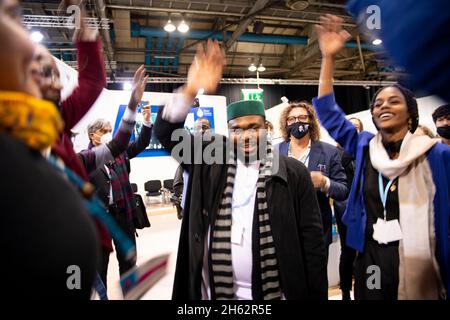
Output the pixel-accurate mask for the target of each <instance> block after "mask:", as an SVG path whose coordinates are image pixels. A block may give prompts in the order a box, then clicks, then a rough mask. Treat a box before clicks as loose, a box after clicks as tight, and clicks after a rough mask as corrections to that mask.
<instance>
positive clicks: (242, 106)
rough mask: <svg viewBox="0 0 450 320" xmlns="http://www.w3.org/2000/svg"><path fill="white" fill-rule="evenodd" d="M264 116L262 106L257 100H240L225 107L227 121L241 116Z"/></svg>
mask: <svg viewBox="0 0 450 320" xmlns="http://www.w3.org/2000/svg"><path fill="white" fill-rule="evenodd" d="M253 115H255V116H263V117H265V116H266V113H265V111H264V104H263V103H262V102H261V101H257V100H241V101H237V102H233V103H231V104H229V105H228V107H227V121H230V120H232V119H234V118H239V117H243V116H253Z"/></svg>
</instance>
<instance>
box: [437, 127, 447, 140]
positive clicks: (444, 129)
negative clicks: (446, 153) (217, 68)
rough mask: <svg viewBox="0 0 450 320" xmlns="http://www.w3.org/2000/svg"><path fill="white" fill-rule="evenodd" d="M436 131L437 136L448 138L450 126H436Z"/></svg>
mask: <svg viewBox="0 0 450 320" xmlns="http://www.w3.org/2000/svg"><path fill="white" fill-rule="evenodd" d="M437 133H438V135H439V137H442V138H444V139H450V126H449V125H446V126H443V127H438V128H437Z"/></svg>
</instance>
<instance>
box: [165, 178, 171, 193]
mask: <svg viewBox="0 0 450 320" xmlns="http://www.w3.org/2000/svg"><path fill="white" fill-rule="evenodd" d="M163 187H164V189H167V190H169V191H170V193H173V179H167V180H164V181H163Z"/></svg>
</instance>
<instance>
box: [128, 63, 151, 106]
mask: <svg viewBox="0 0 450 320" xmlns="http://www.w3.org/2000/svg"><path fill="white" fill-rule="evenodd" d="M147 80H148V76H146V75H145V67H144V65H141V66H140V67H139V68H138V69H137V70H136V72H135V73H134V78H133V89H132V92H131V98H130V103H129V104H128V107H129V108H130V109H132V110H133V111H134V110H136V108H137V106H138V104H139V102H141V100H142V96H143V95H144V91H145V85H146V84H147Z"/></svg>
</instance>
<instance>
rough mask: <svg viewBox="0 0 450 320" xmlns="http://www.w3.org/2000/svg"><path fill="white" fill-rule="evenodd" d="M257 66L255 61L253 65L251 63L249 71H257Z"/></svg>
mask: <svg viewBox="0 0 450 320" xmlns="http://www.w3.org/2000/svg"><path fill="white" fill-rule="evenodd" d="M256 69H257V68H256V66H255V64H254V63H252V64H251V65H250V67H248V71H251V72H255V71H256Z"/></svg>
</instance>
